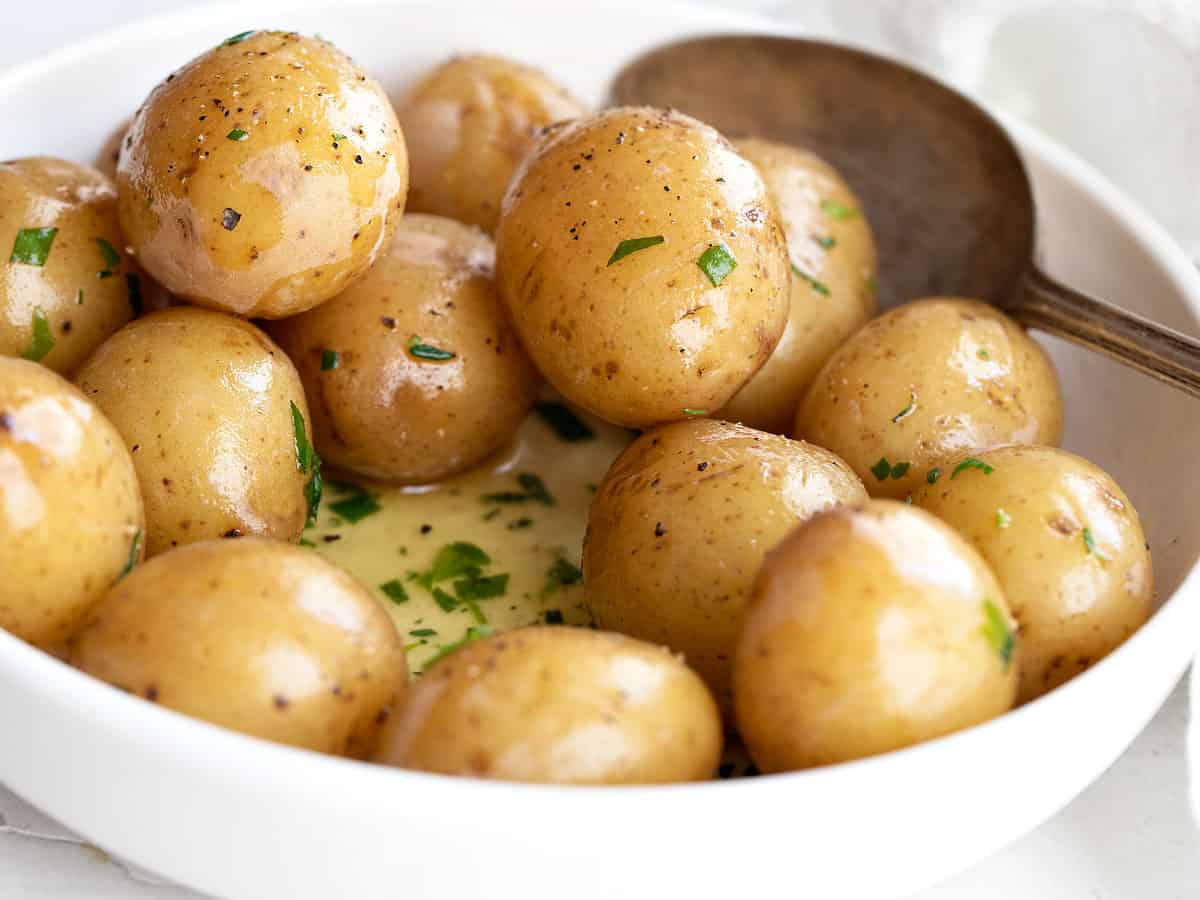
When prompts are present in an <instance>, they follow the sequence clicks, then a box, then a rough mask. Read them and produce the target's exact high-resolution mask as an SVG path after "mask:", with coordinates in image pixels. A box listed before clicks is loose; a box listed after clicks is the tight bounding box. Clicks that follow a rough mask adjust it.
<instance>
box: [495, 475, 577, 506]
mask: <svg viewBox="0 0 1200 900" xmlns="http://www.w3.org/2000/svg"><path fill="white" fill-rule="evenodd" d="M517 484H519V485H520V486H521V487H522V488H523V490H522V491H499V492H497V493H494V494H484V495H483V496H482V497H480V499H481V500H482V501H483V502H484V503H528V502H529V501H531V500H532V501H534V502H535V503H540V504H542V505H543V506H555V505H557V502H558V501H556V500H555V499H554V495H553V494H551V493H550V491H549V490H547V489H546V485H545V483H544V482H543V481H542V479H540V478H538V476H536V475H534V474H533V473H532V472H522V473H520V474H519V475H518V476H517Z"/></svg>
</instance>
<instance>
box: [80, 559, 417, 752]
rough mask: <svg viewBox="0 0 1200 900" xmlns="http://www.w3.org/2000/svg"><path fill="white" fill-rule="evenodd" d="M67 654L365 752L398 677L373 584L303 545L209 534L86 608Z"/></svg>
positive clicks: (298, 734)
mask: <svg viewBox="0 0 1200 900" xmlns="http://www.w3.org/2000/svg"><path fill="white" fill-rule="evenodd" d="M68 661H69V662H70V663H71V665H73V666H75V667H77V668H79V669H82V670H83V671H84V672H87V673H88V674H89V675H92V676H94V677H96V678H99V679H101V680H102V681H106V682H108V683H109V684H112V685H115V686H116V687H119V688H121V689H122V690H125V691H128V692H129V693H131V694H135V695H137V696H139V697H144V698H145V699H147V700H150V701H152V702H154V703H158V704H161V705H162V706H165V707H167V708H168V709H173V710H175V711H176V712H181V713H184V714H186V715H189V716H194V717H195V718H197V719H203V720H204V721H206V722H211V723H213V724H214V725H221V726H224V727H225V728H229V729H232V730H234V731H240V732H242V733H243V734H249V735H253V736H255V737H260V738H265V739H266V740H269V741H278V742H279V743H281V744H291V745H292V746H294V747H304V748H307V749H309V750H318V751H320V752H322V753H333V754H338V755H345V756H353V757H365V756H367V755H369V754H370V753H371V752H372V750H373V749H374V746H375V740H376V737H377V735H378V733H379V728H380V725H381V724H382V722H383V720H384V719H385V718H386V717H387V715H388V714H389V712H390V710H391V708H392V706H393V704H394V703H395V702H396V701H397V700H398V699H399V698H400V697H401V696H403V692H404V689H405V685H406V684H407V680H408V668H407V666H406V665H405V661H404V645H403V643H402V641H401V639H400V635H399V634H398V633H397V631H396V627H395V626H394V625H393V624H392V621H391V619H390V618H389V617H388V615H387V613H386V612H385V611H384V610H383V608H382V607H381V606H380V605H379V603H378V602H377V601H376V600H375V598H374V597H372V596H371V593H370V591H368V590H367V589H366V588H365V587H363V586H362V585H361V584H360V583H359V582H358V581H356V580H355V579H354V578H352V577H351V576H350V575H348V574H347V573H345V572H343V571H342V570H341V569H338V568H337V567H336V566H333V565H331V564H330V563H328V562H326V561H325V560H324V559H322V558H321V557H320V556H319V555H317V554H316V553H314V552H312V551H311V550H306V549H303V548H301V547H293V546H290V545H288V544H283V543H280V542H278V541H271V540H265V539H261V538H243V539H241V540H238V541H205V542H203V543H198V544H190V545H188V546H187V547H180V548H179V549H178V550H173V551H171V552H170V553H164V554H162V555H161V556H157V557H155V558H154V559H152V560H150V561H149V562H147V563H146V564H145V565H142V566H138V567H136V568H135V569H134V570H133V572H132V573H131V574H130V575H129V576H128V577H126V578H125V579H123V580H122V581H121V582H120V584H118V585H117V586H116V587H114V588H113V589H112V591H111V592H110V593H109V594H108V596H106V597H105V598H104V599H103V600H102V601H101V602H100V603H99V604H97V605H96V606H95V607H94V608H93V609H92V611H91V612H90V613H89V614H88V617H87V620H86V621H85V622H84V624H83V625H82V627H81V628H80V629H79V631H78V632H77V633H76V634H75V635H74V636H73V637H72V638H71V640H70V642H69V646H68Z"/></svg>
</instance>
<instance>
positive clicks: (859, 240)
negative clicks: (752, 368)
mask: <svg viewBox="0 0 1200 900" xmlns="http://www.w3.org/2000/svg"><path fill="white" fill-rule="evenodd" d="M735 146H736V147H737V150H738V152H739V153H741V154H742V156H744V157H745V158H746V159H748V160H750V162H752V163H754V165H755V166H757V167H758V170H759V172H761V173H762V177H763V180H764V181H765V182H766V184H767V190H769V191H770V192H771V196H772V197H773V198H774V199H775V205H776V206H777V207H778V209H779V217H780V220H781V221H782V223H783V230H784V233H785V234H786V235H787V245H788V255H789V256H790V257H791V262H792V287H791V298H792V302H791V313H790V315H789V317H788V323H787V328H786V329H784V332H783V337H782V338H780V340H779V345H778V346H777V347H776V348H775V352H774V353H772V354H771V358H770V359H768V360H767V364H766V365H765V366H763V367H762V369H761V370H759V373H758V374H757V375H755V376H754V377H753V378H751V379H750V383H749V384H747V385H746V386H745V387H744V388H742V389H741V390H740V391H738V393H737V395H736V396H735V397H734V398H733V399H732V400H731V401H729V404H728V405H727V406H726V407H725V408H724V409H723V410H721V412H720V413H718V418H722V419H728V420H729V421H732V422H742V423H744V424H746V425H750V426H751V427H753V428H761V429H763V430H764V431H773V432H775V433H776V434H783V433H785V432H788V431H790V430H791V428H792V422H793V421H794V419H795V417H796V407H797V406H798V405H799V404H800V398H801V397H802V396H803V394H804V389H805V388H806V387H808V385H809V383H810V382H811V381H812V380H813V377H814V376H816V374H817V372H818V371H819V370H820V368H821V366H822V365H824V363H825V360H827V359H828V358H829V356H830V354H832V353H833V351H834V350H836V349H837V348H838V347H839V346H841V344H842V343H843V342H844V341H845V340H846V339H847V338H848V337H850V335H852V334H854V332H856V331H857V330H858V329H859V328H861V327H862V325H863V323H865V322H866V321H867V320H868V319H870V318H871V316H873V315H874V314H875V276H876V263H875V239H874V237H873V235H872V234H871V226H870V225H869V224H868V223H867V220H866V217H865V215H864V214H863V211H862V205H861V204H860V203H859V201H858V198H857V197H855V196H854V192H853V191H851V190H850V187H849V185H847V184H846V182H845V181H843V180H842V177H841V176H840V175H839V174H838V172H837V170H836V169H834V168H833V166H831V165H829V164H828V163H827V162H825V161H824V160H822V159H821V158H820V157H818V156H815V155H814V154H812V153H809V152H808V151H806V150H801V149H799V148H796V147H789V146H787V145H786V144H776V143H774V142H772V141H766V140H762V139H760V138H747V139H745V140H741V141H738V142H737V143H736V145H735Z"/></svg>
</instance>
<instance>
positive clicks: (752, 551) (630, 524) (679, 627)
mask: <svg viewBox="0 0 1200 900" xmlns="http://www.w3.org/2000/svg"><path fill="white" fill-rule="evenodd" d="M866 499H867V493H866V491H865V490H864V489H863V486H862V483H861V482H860V481H859V480H858V478H857V477H856V476H855V475H854V473H853V472H852V471H850V467H849V466H847V465H846V464H845V463H843V462H842V461H841V460H840V459H838V458H837V457H836V456H834V455H833V454H832V453H830V452H828V451H827V450H822V449H821V448H820V447H814V446H812V445H811V444H805V443H803V442H801V441H793V440H789V439H788V438H784V437H779V436H778V435H773V434H767V433H765V432H761V431H755V430H754V429H751V428H746V427H744V426H741V425H733V424H730V423H728V422H719V421H716V420H712V419H698V420H692V421H686V422H676V423H674V424H672V425H665V426H662V427H659V428H656V429H654V430H652V431H648V432H646V433H645V434H643V435H642V436H641V437H639V438H638V439H637V440H636V441H634V442H633V443H632V444H630V445H629V447H628V448H626V450H625V451H624V452H623V453H622V454H621V455H620V456H619V457H618V458H617V460H616V461H615V462H614V463H613V465H612V467H611V468H610V469H609V471H608V474H607V475H605V477H604V481H603V482H602V483H601V485H600V488H599V490H598V491H597V492H596V496H595V497H594V498H593V500H592V506H591V510H590V514H589V516H588V529H587V535H586V537H585V538H584V549H583V572H584V597H585V601H586V603H587V606H588V610H589V611H590V612H591V614H592V618H593V620H594V621H595V623H596V625H597V626H598V627H600V628H605V629H609V630H612V631H619V632H622V633H624V634H629V635H633V636H634V637H637V638H641V639H642V640H646V641H651V642H653V643H657V644H665V645H667V646H669V647H671V648H672V649H673V650H675V651H677V652H679V653H682V654H683V655H684V657H685V658H686V660H687V662H688V664H689V665H690V666H692V667H693V668H694V669H695V670H696V671H697V672H699V673H700V675H701V676H702V677H703V678H704V679H705V681H706V682H707V683H708V685H709V687H710V688H711V689H712V691H713V693H714V695H715V696H716V698H717V702H718V703H719V704H720V705H721V708H722V712H723V713H724V714H725V716H726V718H727V719H731V713H732V698H731V695H730V685H729V678H730V666H731V662H730V660H731V657H732V652H733V646H734V644H735V643H736V641H737V634H738V628H739V625H740V621H741V616H742V611H743V609H744V607H745V604H746V602H747V600H748V599H749V596H750V590H751V587H752V586H753V583H754V578H755V576H756V575H757V574H758V569H759V566H760V565H761V563H762V560H763V556H764V555H765V554H766V552H767V551H768V550H770V549H771V548H772V547H774V546H775V545H776V544H777V543H779V541H780V540H782V539H783V538H784V536H785V535H787V534H788V532H789V531H791V530H792V528H794V527H795V526H796V525H797V524H799V523H800V522H803V521H804V520H805V519H807V518H809V517H810V516H812V515H813V514H815V513H817V512H819V511H821V510H824V509H828V508H829V507H831V506H834V505H835V504H839V503H861V502H865V501H866Z"/></svg>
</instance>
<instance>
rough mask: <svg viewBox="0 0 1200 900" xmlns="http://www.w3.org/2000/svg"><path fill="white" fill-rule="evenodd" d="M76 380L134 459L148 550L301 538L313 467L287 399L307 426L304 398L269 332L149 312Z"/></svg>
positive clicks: (185, 314) (214, 317)
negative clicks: (304, 459) (303, 456)
mask: <svg viewBox="0 0 1200 900" xmlns="http://www.w3.org/2000/svg"><path fill="white" fill-rule="evenodd" d="M76 381H77V383H78V384H79V387H80V388H81V389H82V390H83V392H84V394H85V395H86V396H87V397H88V398H89V399H90V400H92V401H93V402H94V403H95V404H96V405H97V406H99V407H100V409H101V410H103V411H104V413H105V415H107V416H108V417H109V418H110V419H111V420H112V422H113V424H114V425H116V427H117V430H118V431H119V432H120V433H121V436H122V437H123V438H124V441H125V445H126V446H127V447H128V448H129V450H130V452H131V453H132V455H133V463H134V466H135V467H136V468H137V473H138V480H139V482H140V483H141V489H142V496H143V499H144V500H145V504H146V552H147V553H148V555H150V556H154V555H155V554H157V553H162V552H163V551H164V550H167V549H169V548H171V547H175V546H178V545H180V544H187V543H191V542H193V541H202V540H206V539H208V538H215V537H222V536H240V535H250V534H255V535H260V536H265V537H275V538H279V539H281V540H287V541H293V540H296V539H297V538H299V536H300V532H301V531H302V530H303V529H304V522H305V519H306V518H307V507H306V502H305V498H304V485H305V481H306V478H307V475H306V473H305V472H303V471H301V470H300V469H299V467H298V465H297V450H296V437H295V430H294V428H293V422H292V412H291V404H293V403H294V404H295V405H296V407H297V409H299V410H300V413H301V415H302V416H303V418H304V421H305V422H306V423H308V421H309V419H308V406H307V404H306V403H305V402H304V389H303V387H302V386H301V384H300V377H299V376H298V375H297V374H296V370H295V368H294V367H293V366H292V363H291V361H290V360H289V359H288V358H287V355H286V354H285V353H283V351H282V350H280V349H279V348H278V347H276V346H275V344H273V343H272V342H271V340H270V339H269V338H268V337H267V336H266V335H265V334H263V332H262V331H261V330H259V329H258V328H256V327H255V326H253V325H251V324H250V323H249V322H244V321H242V320H240V319H235V318H233V317H232V316H227V315H223V314H221V313H215V312H210V311H208V310H203V309H195V308H190V307H178V308H175V309H169V310H164V311H162V312H156V313H152V314H150V315H148V316H145V317H143V318H141V319H137V320H136V321H134V322H131V323H130V324H129V325H127V326H125V327H124V328H123V329H121V330H120V331H119V332H117V333H116V334H115V335H113V336H112V337H111V338H109V339H108V340H107V341H105V343H104V344H103V345H101V347H100V349H98V350H97V351H96V353H95V354H94V355H93V356H92V357H91V359H89V360H88V361H87V363H86V364H85V365H84V366H83V368H82V369H81V370H80V371H79V375H78V377H77V379H76ZM306 428H307V425H306Z"/></svg>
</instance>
